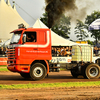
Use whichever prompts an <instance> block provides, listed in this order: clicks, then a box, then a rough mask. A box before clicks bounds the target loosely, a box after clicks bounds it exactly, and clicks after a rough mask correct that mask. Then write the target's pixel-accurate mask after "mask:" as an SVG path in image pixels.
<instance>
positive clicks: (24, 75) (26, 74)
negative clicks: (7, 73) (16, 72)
mask: <svg viewBox="0 0 100 100" xmlns="http://www.w3.org/2000/svg"><path fill="white" fill-rule="evenodd" d="M20 75H21V76H22V77H24V78H30V74H29V73H20Z"/></svg>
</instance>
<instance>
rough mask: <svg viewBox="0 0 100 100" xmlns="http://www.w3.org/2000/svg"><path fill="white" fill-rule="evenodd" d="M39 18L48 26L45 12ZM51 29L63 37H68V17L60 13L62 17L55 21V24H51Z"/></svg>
mask: <svg viewBox="0 0 100 100" xmlns="http://www.w3.org/2000/svg"><path fill="white" fill-rule="evenodd" d="M40 20H41V21H42V22H43V23H44V24H45V25H46V26H48V16H47V13H44V14H43V17H41V18H40ZM51 30H52V31H54V32H55V33H56V34H58V35H60V36H62V37H64V38H69V36H68V35H69V34H70V17H66V16H65V15H62V17H61V18H60V19H59V20H57V21H56V22H55V25H53V27H52V28H51Z"/></svg>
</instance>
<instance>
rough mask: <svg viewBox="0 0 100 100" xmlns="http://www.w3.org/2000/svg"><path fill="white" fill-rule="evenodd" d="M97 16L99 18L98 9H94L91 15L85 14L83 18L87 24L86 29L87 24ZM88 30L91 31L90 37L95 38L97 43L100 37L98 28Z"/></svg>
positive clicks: (99, 12)
mask: <svg viewBox="0 0 100 100" xmlns="http://www.w3.org/2000/svg"><path fill="white" fill-rule="evenodd" d="M98 18H100V11H94V12H93V13H91V15H87V17H86V19H85V24H86V25H87V29H88V27H89V25H90V24H91V23H92V22H93V21H95V20H96V19H98ZM89 32H90V33H91V37H93V38H95V39H96V44H97V41H98V40H99V39H100V30H91V31H89Z"/></svg>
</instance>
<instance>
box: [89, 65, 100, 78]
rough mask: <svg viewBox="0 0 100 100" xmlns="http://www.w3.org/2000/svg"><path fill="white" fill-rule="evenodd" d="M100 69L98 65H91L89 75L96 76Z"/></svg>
mask: <svg viewBox="0 0 100 100" xmlns="http://www.w3.org/2000/svg"><path fill="white" fill-rule="evenodd" d="M98 73H99V71H98V68H97V67H91V68H90V69H89V75H90V76H92V77H96V76H97V75H98Z"/></svg>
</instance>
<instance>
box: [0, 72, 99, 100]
mask: <svg viewBox="0 0 100 100" xmlns="http://www.w3.org/2000/svg"><path fill="white" fill-rule="evenodd" d="M75 81H76V82H77V81H79V82H84V81H100V79H90V80H89V79H83V78H82V77H79V78H78V79H75V78H73V77H72V76H71V74H70V72H68V71H61V72H59V73H58V72H52V73H49V77H46V78H45V79H43V80H41V81H32V80H30V79H28V80H26V79H24V78H22V77H21V76H20V75H19V74H18V73H12V72H0V84H27V83H32V84H34V83H54V82H75ZM34 99H35V100H49V99H50V100H51V99H52V100H100V86H95V87H78V88H76V87H70V88H67V87H62V88H38V89H36V88H33V89H1V90H0V100H34Z"/></svg>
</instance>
